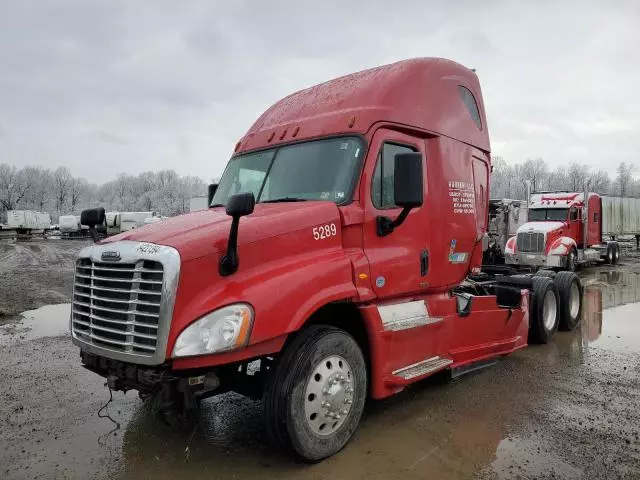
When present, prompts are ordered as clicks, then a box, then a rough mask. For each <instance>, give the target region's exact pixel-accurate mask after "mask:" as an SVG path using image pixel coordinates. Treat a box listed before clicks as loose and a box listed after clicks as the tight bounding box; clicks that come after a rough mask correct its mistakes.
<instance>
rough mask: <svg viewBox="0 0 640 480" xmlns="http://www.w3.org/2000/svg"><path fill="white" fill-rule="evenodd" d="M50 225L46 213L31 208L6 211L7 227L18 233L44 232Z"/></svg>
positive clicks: (49, 219) (49, 218)
mask: <svg viewBox="0 0 640 480" xmlns="http://www.w3.org/2000/svg"><path fill="white" fill-rule="evenodd" d="M50 227H51V217H50V216H49V214H48V213H44V212H35V211H33V210H9V211H8V212H7V229H8V230H15V231H16V233H18V234H27V235H30V234H32V233H44V231H45V230H47V229H48V228H50Z"/></svg>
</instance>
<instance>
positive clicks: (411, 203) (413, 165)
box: [376, 152, 424, 237]
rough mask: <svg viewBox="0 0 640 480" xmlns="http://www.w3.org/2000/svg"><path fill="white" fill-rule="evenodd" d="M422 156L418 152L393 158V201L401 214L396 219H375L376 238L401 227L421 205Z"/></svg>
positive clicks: (422, 191)
mask: <svg viewBox="0 0 640 480" xmlns="http://www.w3.org/2000/svg"><path fill="white" fill-rule="evenodd" d="M422 177H423V173H422V154H421V153H418V152H411V153H398V154H396V156H395V158H394V171H393V201H394V203H395V204H396V205H397V206H398V207H402V212H400V215H398V218H396V219H395V220H391V219H390V218H388V217H384V216H378V217H377V218H376V222H377V230H378V232H377V233H378V236H379V237H384V236H386V235H389V234H390V233H391V232H393V230H394V229H395V228H396V227H399V226H400V225H402V223H403V222H404V221H405V220H406V218H407V215H409V212H410V211H411V210H412V209H414V208H416V207H419V206H421V205H422V202H423V201H424V185H423V181H422Z"/></svg>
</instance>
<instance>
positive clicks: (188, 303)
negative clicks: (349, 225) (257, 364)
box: [166, 233, 358, 368]
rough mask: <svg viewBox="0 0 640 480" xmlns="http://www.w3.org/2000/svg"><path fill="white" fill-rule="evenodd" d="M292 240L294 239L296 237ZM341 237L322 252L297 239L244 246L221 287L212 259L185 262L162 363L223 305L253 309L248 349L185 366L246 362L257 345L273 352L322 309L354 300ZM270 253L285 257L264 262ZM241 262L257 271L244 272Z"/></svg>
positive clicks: (326, 245)
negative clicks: (190, 328) (184, 334)
mask: <svg viewBox="0 0 640 480" xmlns="http://www.w3.org/2000/svg"><path fill="white" fill-rule="evenodd" d="M292 236H293V237H297V235H296V234H295V233H294V234H293V235H292ZM339 237H340V235H336V236H335V237H332V238H331V239H327V241H326V243H324V244H323V245H322V246H321V247H320V248H318V246H317V244H316V249H315V250H311V251H309V250H305V245H304V242H303V241H299V240H298V239H297V238H295V240H298V241H297V242H291V238H288V239H287V238H285V236H280V237H276V238H272V239H269V240H265V241H263V242H259V243H254V244H250V245H246V246H244V247H243V248H242V249H241V251H240V270H239V271H238V272H237V273H236V274H234V275H233V276H232V277H229V278H228V279H226V280H225V281H224V282H221V281H220V278H219V277H218V273H217V258H218V255H216V254H212V255H208V256H206V257H201V258H198V259H194V260H192V261H189V262H185V263H183V265H182V271H181V280H180V285H179V287H178V291H179V294H178V296H177V299H176V305H175V308H174V314H173V321H172V328H171V331H170V333H169V338H168V342H167V351H166V358H171V354H172V352H173V346H174V344H175V341H176V339H177V337H178V335H179V334H180V333H181V332H182V331H183V330H184V329H185V328H187V327H188V326H189V325H190V324H191V323H193V322H194V321H196V320H197V319H199V318H200V317H202V316H203V315H205V314H206V313H209V312H211V311H213V310H216V309H218V308H220V307H223V306H225V305H229V304H232V303H236V302H247V303H249V304H251V305H252V306H253V308H254V312H255V319H254V323H253V328H252V331H251V336H250V340H249V345H248V346H247V347H246V348H245V349H243V350H239V351H237V352H228V353H220V354H214V355H206V356H202V357H194V358H193V360H192V361H191V362H189V363H190V365H191V367H192V368H193V367H195V366H202V367H204V366H208V365H212V364H213V363H215V364H219V363H221V362H223V360H224V358H226V357H227V356H229V355H230V354H231V353H233V355H232V356H233V358H234V359H237V360H243V359H245V358H249V357H250V356H251V355H252V352H253V351H254V350H255V348H257V346H258V345H271V348H272V349H273V350H272V351H270V352H266V351H265V352H263V351H262V350H260V351H261V354H268V353H275V352H277V351H278V350H279V349H280V348H281V345H282V342H283V341H284V339H286V336H287V334H289V333H292V332H294V331H296V330H297V329H299V328H300V327H301V326H302V325H303V324H304V322H305V321H306V320H307V319H308V318H309V317H310V316H311V315H312V314H313V313H314V312H315V311H317V310H318V309H319V308H320V307H322V306H323V305H326V304H328V303H332V302H336V301H348V300H353V299H356V298H357V296H358V291H357V289H356V286H355V284H354V282H353V274H352V264H351V260H350V259H349V257H348V256H347V255H346V253H345V251H344V250H343V249H342V246H341V239H340V238H339ZM312 241H313V240H312ZM283 244H286V245H283ZM301 244H302V245H301ZM268 251H273V252H287V254H286V255H282V256H279V258H278V257H276V258H273V257H272V258H271V259H268V258H265V256H266V255H265V253H266V252H268ZM260 260H262V262H261V261H260ZM243 261H244V262H245V263H244V264H245V265H252V266H255V267H251V268H246V269H244V270H243V268H242V265H243ZM273 292H278V294H277V295H274V293H273ZM276 339H280V340H278V341H275V340H276ZM243 353H244V354H243ZM213 357H215V359H214V358H213ZM194 362H195V363H197V365H194ZM180 363H183V362H182V361H180Z"/></svg>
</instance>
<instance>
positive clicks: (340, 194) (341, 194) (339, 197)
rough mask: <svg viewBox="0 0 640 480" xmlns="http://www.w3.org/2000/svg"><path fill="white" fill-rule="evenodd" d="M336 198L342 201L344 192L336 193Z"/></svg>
mask: <svg viewBox="0 0 640 480" xmlns="http://www.w3.org/2000/svg"><path fill="white" fill-rule="evenodd" d="M336 198H337V199H338V200H342V199H343V198H344V192H336Z"/></svg>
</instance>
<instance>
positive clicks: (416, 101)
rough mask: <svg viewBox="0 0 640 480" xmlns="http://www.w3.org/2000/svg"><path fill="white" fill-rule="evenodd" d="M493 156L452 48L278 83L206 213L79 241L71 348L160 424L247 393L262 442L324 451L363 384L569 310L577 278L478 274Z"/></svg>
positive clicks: (457, 367) (502, 340) (424, 372)
mask: <svg viewBox="0 0 640 480" xmlns="http://www.w3.org/2000/svg"><path fill="white" fill-rule="evenodd" d="M427 152H428V154H429V156H428V159H427V155H426V154H427ZM247 165H250V166H251V170H253V171H259V172H262V173H261V175H260V180H259V181H258V182H256V181H255V180H256V178H255V176H253V175H252V176H251V177H249V176H247V175H246V172H247V169H246V166H247ZM490 171H491V152H490V148H489V135H488V129H487V121H486V116H485V113H484V103H483V101H482V95H481V90H480V83H479V81H478V77H477V76H476V74H475V72H474V71H473V70H471V69H468V68H466V67H464V66H462V65H460V64H458V63H455V62H452V61H449V60H444V59H433V58H426V59H425V58H423V59H413V60H407V61H402V62H398V63H395V64H392V65H385V66H382V67H378V68H375V69H371V70H367V71H363V72H358V73H355V74H352V75H349V76H347V77H343V78H339V79H335V80H332V81H329V82H326V83H323V84H321V85H316V86H314V87H311V88H309V89H306V90H302V91H299V92H297V93H295V94H293V95H292V96H289V97H286V98H285V99H283V100H282V101H280V102H278V103H276V104H275V105H274V106H272V107H271V108H269V109H268V110H267V111H266V112H265V113H264V114H263V115H262V116H261V117H260V118H259V119H258V120H257V121H256V122H255V123H254V125H253V126H252V127H251V128H250V129H249V131H248V132H247V134H246V135H245V136H244V137H243V138H242V139H241V140H240V141H239V142H238V144H237V146H236V148H235V153H234V155H233V157H232V158H231V159H230V160H229V164H228V167H227V168H226V169H225V172H224V174H223V176H222V178H221V180H220V184H219V187H218V189H217V190H216V191H215V194H214V195H213V199H212V202H211V207H210V208H207V209H206V210H199V211H196V212H193V213H189V214H186V215H181V216H178V217H174V218H170V219H167V220H164V221H162V222H159V223H157V224H155V225H148V226H146V227H145V228H141V229H139V230H134V231H130V232H124V233H121V234H120V235H117V236H114V237H110V238H108V239H105V240H104V241H102V242H99V243H96V244H94V245H91V246H88V247H86V248H85V249H83V250H82V251H81V252H80V254H79V259H78V261H77V263H76V264H75V268H76V275H75V278H74V300H73V308H72V312H73V313H72V316H71V321H70V326H71V334H72V339H73V342H74V344H75V345H77V346H78V347H79V348H80V350H81V361H82V362H83V364H84V366H85V367H86V368H87V369H89V370H92V371H94V372H96V373H97V374H99V375H101V376H104V377H105V378H106V381H107V385H108V386H109V387H110V388H111V389H112V390H125V391H126V390H128V389H137V390H138V391H139V392H141V394H142V396H143V397H145V396H155V399H156V400H158V402H152V403H154V404H157V405H158V407H159V408H160V410H161V411H162V412H163V414H164V415H165V417H166V418H167V419H170V420H173V421H176V420H180V419H181V418H183V417H181V416H180V415H181V414H182V415H185V416H188V415H189V414H190V413H193V412H194V410H195V409H196V407H197V406H198V404H199V402H200V401H201V400H202V399H204V398H207V397H210V396H212V395H217V394H222V393H224V392H228V391H236V392H239V393H242V394H245V395H248V396H250V397H252V398H255V399H261V400H262V402H263V412H264V416H265V423H266V426H267V434H268V436H269V438H270V439H271V443H272V444H273V445H275V446H277V447H279V448H280V449H282V450H283V451H285V452H287V453H289V454H291V455H292V456H294V457H295V458H298V459H302V460H304V461H308V462H317V461H320V460H322V459H323V458H326V457H328V456H330V455H333V454H334V453H336V452H338V451H339V450H340V449H342V448H343V447H344V446H345V444H346V443H347V442H348V440H349V439H350V438H351V436H352V435H353V433H354V432H355V431H356V428H357V426H358V423H359V422H360V419H361V416H362V413H363V409H364V406H365V401H366V399H367V397H368V396H370V397H373V398H374V399H380V398H385V397H389V396H391V395H394V394H396V393H398V392H400V391H402V390H404V389H405V388H406V387H408V386H409V385H411V384H413V383H414V382H417V381H419V380H421V379H424V378H426V377H428V376H429V375H432V374H434V373H436V372H441V371H448V372H449V373H451V374H452V375H460V374H462V373H467V372H469V371H473V370H475V369H477V368H480V367H486V366H488V365H489V364H491V363H494V361H495V359H496V358H501V357H503V356H504V355H507V354H509V353H512V352H514V351H516V350H519V349H521V348H524V347H526V346H527V344H528V342H542V343H546V342H549V341H550V340H551V339H552V337H553V335H554V333H555V332H556V330H557V329H558V326H560V327H561V328H565V329H571V328H573V327H574V326H575V325H576V323H577V322H578V320H579V318H580V306H581V302H582V296H581V293H582V292H581V284H580V280H579V279H578V277H577V276H576V275H575V274H574V273H571V272H560V273H558V274H557V275H554V278H549V277H546V276H533V275H500V274H498V273H497V272H496V271H494V272H493V273H492V272H489V271H485V272H482V271H481V265H482V256H483V246H484V242H482V241H480V239H482V238H484V236H485V234H486V230H487V221H488V211H487V209H488V200H489V198H488V192H489V172H490ZM123 220H124V218H123ZM103 221H104V211H102V212H98V211H96V210H88V211H85V212H83V223H85V224H87V225H96V224H102V222H103ZM503 269H504V267H503ZM496 270H498V269H496ZM102 272H107V273H109V275H108V276H107V275H106V274H105V275H103V274H102ZM96 276H98V279H99V282H98V284H97V285H96V283H95V279H96ZM123 292H124V293H123ZM128 292H131V295H129V293H128ZM123 294H124V295H125V296H126V298H127V300H126V301H123V300H122V295H123ZM95 298H98V299H102V300H101V302H103V303H105V302H106V304H108V308H107V307H104V306H101V305H100V304H96V302H95V300H94V299H95ZM108 298H111V299H112V300H109V299H108ZM98 303H100V302H98ZM89 304H91V308H88V307H87V305H89ZM105 322H106V323H105ZM80 388H82V387H80Z"/></svg>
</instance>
